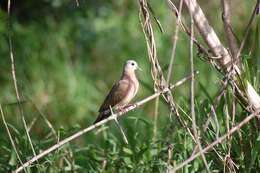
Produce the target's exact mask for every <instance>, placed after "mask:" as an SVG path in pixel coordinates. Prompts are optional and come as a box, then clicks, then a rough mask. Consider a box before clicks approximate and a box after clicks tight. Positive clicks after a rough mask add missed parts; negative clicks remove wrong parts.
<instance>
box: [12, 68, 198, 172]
mask: <svg viewBox="0 0 260 173" xmlns="http://www.w3.org/2000/svg"><path fill="white" fill-rule="evenodd" d="M195 74H197V72H195V73H193V75H195ZM189 79H191V76H188V77H185V78H183V79H182V80H180V81H178V82H177V83H175V84H174V85H171V86H170V87H169V88H165V89H164V90H163V91H158V92H156V93H154V94H153V95H151V96H149V97H146V98H145V99H143V100H141V101H138V102H136V103H135V104H133V105H131V106H129V107H127V108H126V109H125V110H124V111H123V112H117V113H115V114H114V116H110V117H108V118H107V119H104V120H102V121H99V122H98V123H96V124H93V125H91V126H89V127H87V128H85V129H83V130H80V131H79V132H77V133H75V134H73V135H71V136H70V137H68V138H65V139H63V140H62V141H60V142H58V143H57V144H55V145H53V146H51V147H50V148H48V149H46V150H44V151H42V152H41V153H40V154H38V155H36V156H34V157H33V158H32V159H30V160H28V161H27V162H26V163H24V164H23V165H21V166H20V167H19V168H17V169H16V170H15V171H14V172H15V173H18V172H20V171H22V169H25V168H26V167H28V166H30V165H31V164H32V163H34V162H35V161H37V160H39V159H40V158H42V157H44V156H46V155H47V154H49V153H51V152H53V151H54V150H57V149H58V148H61V147H62V146H63V145H65V144H66V143H68V142H70V141H72V140H74V139H76V138H78V137H80V136H82V135H83V134H85V133H87V132H89V131H91V130H94V129H96V128H97V127H99V126H101V125H103V124H106V123H107V122H109V121H111V120H114V119H115V117H116V118H117V117H120V116H122V115H124V114H126V113H127V112H129V111H131V110H134V109H136V108H137V107H139V106H141V105H143V104H145V103H147V102H149V101H151V100H153V99H155V98H157V97H159V96H160V95H161V94H164V93H166V92H169V90H171V89H174V88H176V87H178V86H180V85H182V84H183V83H185V82H186V81H188V80H189Z"/></svg>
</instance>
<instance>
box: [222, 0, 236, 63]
mask: <svg viewBox="0 0 260 173" xmlns="http://www.w3.org/2000/svg"><path fill="white" fill-rule="evenodd" d="M221 2H222V8H223V13H222V19H223V22H224V28H225V34H226V37H227V42H228V47H229V48H230V52H231V55H232V57H233V58H235V57H236V55H237V52H238V44H237V40H236V37H235V35H234V32H233V30H232V26H231V7H230V6H231V0H221ZM235 62H236V64H238V65H239V66H240V63H241V62H240V58H239V57H237V59H236V60H235Z"/></svg>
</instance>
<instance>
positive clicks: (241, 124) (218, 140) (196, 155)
mask: <svg viewBox="0 0 260 173" xmlns="http://www.w3.org/2000/svg"><path fill="white" fill-rule="evenodd" d="M255 117H260V111H259V110H258V111H256V112H254V113H252V114H250V115H249V116H247V117H246V118H245V119H244V120H243V121H241V122H240V123H239V124H238V125H236V126H234V127H233V128H231V129H230V131H229V133H226V134H225V135H223V136H221V137H220V138H218V139H217V140H215V141H214V142H212V143H211V144H209V145H208V146H207V147H205V148H204V149H203V150H202V151H201V152H202V153H206V152H207V151H208V150H210V149H211V148H212V147H214V146H215V145H217V144H219V143H221V142H223V141H224V140H225V139H226V138H227V137H228V136H230V135H232V134H233V133H235V132H236V131H238V130H240V129H241V127H243V126H244V125H246V124H247V123H248V122H249V121H251V120H252V119H253V118H255ZM200 155H201V153H200V152H197V153H196V154H194V155H193V156H191V157H190V158H188V159H187V160H185V161H184V162H182V163H181V164H179V165H177V166H176V167H174V168H173V170H172V172H176V171H177V170H179V169H181V168H182V167H184V166H185V165H187V164H189V163H190V162H192V161H193V160H194V159H196V158H197V157H199V156H200Z"/></svg>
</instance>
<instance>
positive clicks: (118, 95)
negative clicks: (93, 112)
mask: <svg viewBox="0 0 260 173" xmlns="http://www.w3.org/2000/svg"><path fill="white" fill-rule="evenodd" d="M129 89H130V82H129V81H128V80H120V81H118V82H117V83H115V84H114V86H113V87H112V89H111V90H110V92H109V93H108V95H107V96H106V98H105V100H104V102H103V104H102V105H101V107H100V109H99V112H103V111H105V110H108V109H109V106H111V107H113V106H115V105H116V104H118V103H120V101H122V100H123V99H124V98H125V97H126V95H127V93H128V92H129Z"/></svg>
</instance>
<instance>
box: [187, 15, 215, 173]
mask: <svg viewBox="0 0 260 173" xmlns="http://www.w3.org/2000/svg"><path fill="white" fill-rule="evenodd" d="M190 18H191V25H190V31H191V38H193V35H194V23H193V18H192V13H191V12H190ZM189 53H190V71H191V80H190V105H191V117H192V129H193V134H194V137H195V140H196V143H197V145H198V148H199V152H200V153H201V157H202V160H203V162H204V164H205V167H206V169H207V172H210V170H209V166H208V163H207V160H206V157H205V155H204V154H203V153H202V152H201V151H202V146H201V143H200V139H199V136H198V131H197V123H196V116H195V102H194V99H195V98H194V76H193V75H192V73H193V71H194V63H193V40H192V39H190V52H189Z"/></svg>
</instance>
